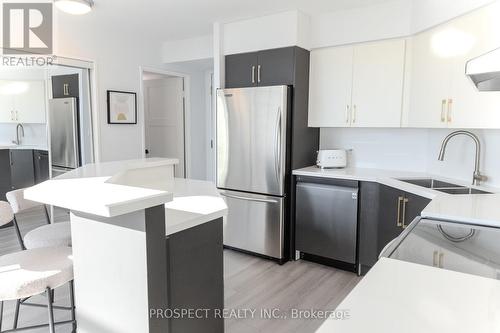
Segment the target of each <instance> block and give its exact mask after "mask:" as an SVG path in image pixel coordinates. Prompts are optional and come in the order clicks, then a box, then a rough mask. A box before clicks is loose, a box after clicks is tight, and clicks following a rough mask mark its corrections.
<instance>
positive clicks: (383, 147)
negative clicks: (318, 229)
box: [320, 128, 500, 186]
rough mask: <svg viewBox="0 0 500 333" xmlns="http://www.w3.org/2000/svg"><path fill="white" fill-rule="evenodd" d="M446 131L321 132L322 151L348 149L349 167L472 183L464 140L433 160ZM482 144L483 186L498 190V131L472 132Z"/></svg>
mask: <svg viewBox="0 0 500 333" xmlns="http://www.w3.org/2000/svg"><path fill="white" fill-rule="evenodd" d="M450 132H451V130H448V129H409V128H401V129H366V128H322V129H321V139H320V141H321V143H320V147H321V148H322V149H328V148H345V149H352V152H350V153H349V166H353V167H362V168H382V169H390V170H405V171H419V172H429V173H431V174H435V175H440V176H443V177H449V178H452V179H459V180H464V181H471V180H472V178H471V177H472V172H473V170H474V152H475V150H474V148H475V146H474V143H473V141H472V140H470V139H469V138H466V137H455V138H453V139H452V140H451V141H450V142H449V144H448V147H447V150H446V155H445V160H444V161H443V162H440V161H438V160H437V157H438V154H439V149H440V147H441V142H442V140H443V139H444V137H445V136H446V135H447V134H449V133H450ZM473 132H474V133H476V134H477V135H478V136H479V138H480V140H481V142H482V150H483V152H482V160H481V162H482V167H481V171H482V172H483V173H484V174H485V175H487V176H488V177H489V179H488V181H487V182H486V184H488V185H492V186H500V168H499V166H500V155H499V154H498V153H497V150H498V147H500V130H475V131H473Z"/></svg>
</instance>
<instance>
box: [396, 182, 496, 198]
mask: <svg viewBox="0 0 500 333" xmlns="http://www.w3.org/2000/svg"><path fill="white" fill-rule="evenodd" d="M399 180H400V181H402V182H405V183H409V184H413V185H417V186H422V187H425V188H430V189H433V190H436V191H439V192H444V193H448V194H491V192H486V191H482V190H478V189H475V188H472V187H467V186H462V185H457V184H452V183H448V182H443V181H440V180H437V179H432V178H425V179H399Z"/></svg>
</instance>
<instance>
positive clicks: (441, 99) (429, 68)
mask: <svg viewBox="0 0 500 333" xmlns="http://www.w3.org/2000/svg"><path fill="white" fill-rule="evenodd" d="M437 30H441V28H440V29H433V30H431V31H427V32H424V33H421V34H419V35H416V36H415V37H413V40H412V43H411V50H408V51H409V52H412V54H411V70H410V72H411V87H410V107H409V114H408V123H407V124H405V125H406V126H408V127H427V128H436V127H438V128H439V127H447V119H446V113H447V106H448V105H447V100H448V99H449V98H450V97H449V96H450V87H451V77H450V71H451V65H450V59H448V58H446V57H443V56H440V55H438V50H436V42H434V46H433V36H434V34H435V33H436V32H437Z"/></svg>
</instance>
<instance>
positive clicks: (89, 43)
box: [54, 2, 163, 161]
mask: <svg viewBox="0 0 500 333" xmlns="http://www.w3.org/2000/svg"><path fill="white" fill-rule="evenodd" d="M105 6H111V4H106V2H101V3H99V6H98V7H99V8H98V7H96V8H95V10H93V11H92V12H90V13H89V14H86V15H82V16H74V15H67V14H64V13H61V12H60V11H55V15H56V19H55V28H54V41H55V44H56V45H55V52H54V53H55V54H57V55H62V56H67V57H72V58H77V59H84V60H91V61H95V63H96V67H97V82H96V84H97V89H98V91H97V98H98V112H99V120H98V122H99V130H100V147H98V149H100V151H101V160H104V161H110V160H121V159H131V158H139V157H142V156H143V151H142V127H143V120H144V117H143V115H142V114H140V113H139V115H138V124H137V125H109V124H107V114H106V109H107V108H106V90H108V89H109V90H125V91H132V92H139V87H140V82H141V76H140V71H139V66H141V65H145V66H150V67H158V66H161V43H162V42H163V41H162V40H157V39H154V38H153V37H151V36H150V35H149V34H147V33H144V31H142V30H141V29H140V26H136V27H135V28H134V29H128V28H129V27H126V28H127V31H125V30H124V29H122V28H125V27H116V26H109V25H108V24H107V22H108V19H107V17H106V16H105V15H104V14H106V12H108V13H109V12H112V10H111V9H109V8H106V10H105V8H103V7H105ZM132 21H133V19H131V20H130V24H131V25H133V22H132Z"/></svg>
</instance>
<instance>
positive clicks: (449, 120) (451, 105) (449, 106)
mask: <svg viewBox="0 0 500 333" xmlns="http://www.w3.org/2000/svg"><path fill="white" fill-rule="evenodd" d="M452 107H453V99H451V98H450V99H449V100H448V122H449V123H451V111H452Z"/></svg>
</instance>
